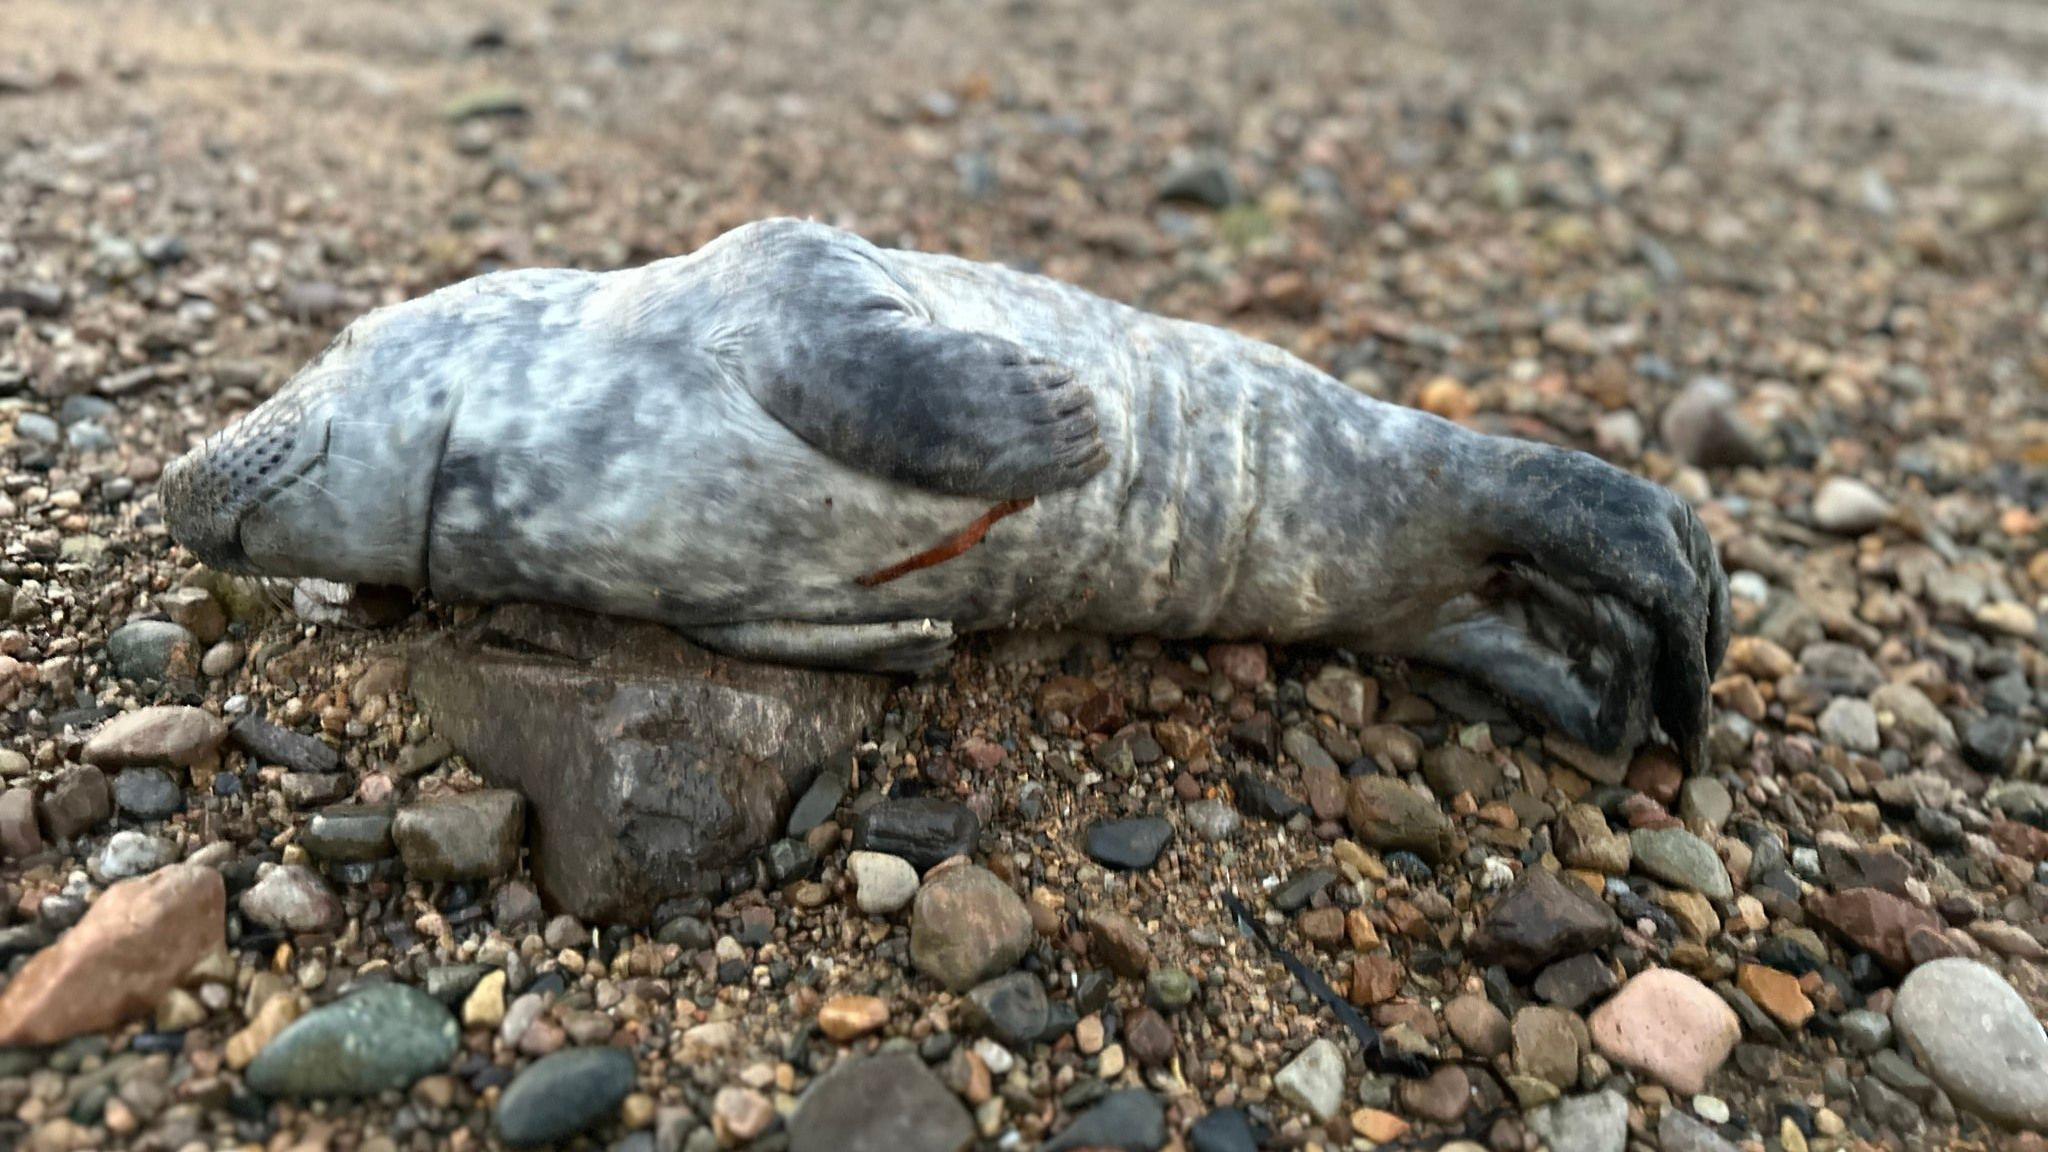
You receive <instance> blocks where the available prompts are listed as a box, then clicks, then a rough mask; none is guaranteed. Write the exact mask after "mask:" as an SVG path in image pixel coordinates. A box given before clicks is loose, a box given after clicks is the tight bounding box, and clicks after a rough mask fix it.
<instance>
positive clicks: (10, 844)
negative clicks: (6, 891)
mask: <svg viewBox="0 0 2048 1152" xmlns="http://www.w3.org/2000/svg"><path fill="white" fill-rule="evenodd" d="M42 850H43V833H42V830H41V829H40V828H39V827H38V826H37V825H36V794H35V793H34V792H32V791H30V790H29V789H27V788H9V789H7V790H6V791H5V792H0V857H5V858H6V859H9V860H20V859H23V858H25V857H29V856H34V855H35V854H36V853H38V852H41V851H42Z"/></svg>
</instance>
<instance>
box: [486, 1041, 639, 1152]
mask: <svg viewBox="0 0 2048 1152" xmlns="http://www.w3.org/2000/svg"><path fill="white" fill-rule="evenodd" d="M637 1076H638V1073H637V1072H636V1070H635V1069H634V1067H633V1057H632V1056H630V1055H629V1054H627V1053H626V1052H624V1051H621V1050H620V1049H617V1048H571V1049H569V1050H568V1051H566V1052H557V1053H555V1054H553V1055H551V1056H546V1057H543V1058H541V1059H540V1060H538V1061H536V1062H535V1063H534V1064H533V1066H532V1067H529V1068H528V1069H527V1070H526V1071H524V1072H521V1073H520V1074H519V1075H518V1076H517V1077H516V1078H515V1079H514V1080H513V1081H512V1083H511V1084H510V1085H508V1086H507V1087H506V1089H505V1095H504V1096H502V1097H500V1098H499V1100H498V1135H499V1136H500V1137H502V1138H503V1139H504V1141H505V1143H507V1144H509V1145H511V1146H512V1147H514V1148H530V1147H532V1146H534V1145H536V1144H553V1143H554V1142H556V1141H558V1140H565V1139H567V1138H568V1137H570V1136H574V1135H575V1134H576V1133H578V1132H581V1131H583V1130H584V1129H585V1128H588V1127H590V1126H591V1125H593V1124H596V1123H598V1122H599V1121H602V1120H603V1119H604V1118H605V1117H607V1116H610V1115H611V1114H612V1113H613V1112H615V1111H617V1110H618V1107H619V1102H620V1101H622V1100H624V1099H625V1098H626V1094H627V1093H629V1092H631V1091H632V1090H633V1082H634V1080H635V1078H636V1077H637Z"/></svg>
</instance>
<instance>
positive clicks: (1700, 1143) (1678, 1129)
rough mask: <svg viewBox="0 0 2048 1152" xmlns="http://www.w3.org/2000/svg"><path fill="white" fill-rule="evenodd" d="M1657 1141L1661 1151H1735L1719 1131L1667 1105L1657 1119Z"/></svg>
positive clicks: (1733, 1146)
mask: <svg viewBox="0 0 2048 1152" xmlns="http://www.w3.org/2000/svg"><path fill="white" fill-rule="evenodd" d="M1657 1143H1658V1144H1659V1145H1660V1146H1661V1149H1662V1152H1735V1145H1733V1144H1731V1143H1729V1142H1728V1141H1727V1140H1725V1139H1723V1138H1722V1136H1721V1134H1720V1133H1718V1132H1716V1131H1714V1130H1713V1129H1712V1128H1709V1127H1707V1126H1706V1125H1705V1124H1702V1123H1700V1122H1699V1121H1697V1120H1695V1119H1693V1118H1692V1117H1690V1116H1687V1115H1686V1114H1685V1113H1683V1112H1681V1111H1679V1110H1678V1109H1676V1108H1669V1107H1667V1108H1665V1109H1664V1115H1663V1116H1662V1117H1660V1118H1659V1119H1658V1121H1657Z"/></svg>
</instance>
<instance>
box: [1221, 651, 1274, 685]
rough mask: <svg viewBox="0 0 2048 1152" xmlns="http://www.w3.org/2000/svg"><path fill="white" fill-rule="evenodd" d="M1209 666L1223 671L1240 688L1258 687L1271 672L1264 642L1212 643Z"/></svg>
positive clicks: (1225, 676) (1224, 675)
mask: <svg viewBox="0 0 2048 1152" xmlns="http://www.w3.org/2000/svg"><path fill="white" fill-rule="evenodd" d="M1209 667H1210V668H1212V669H1214V670H1216V671H1217V672H1220V673H1222V674H1223V678H1224V679H1225V680H1228V681H1230V682H1231V683H1232V684H1235V685H1237V686H1238V687H1239V688H1257V687H1258V686H1259V685H1261V684H1264V683H1265V682H1266V677H1267V676H1269V675H1270V674H1271V673H1270V671H1269V670H1268V668H1267V666H1266V649H1265V646H1264V645H1262V644H1212V645H1210V646H1209Z"/></svg>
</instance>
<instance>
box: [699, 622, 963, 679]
mask: <svg viewBox="0 0 2048 1152" xmlns="http://www.w3.org/2000/svg"><path fill="white" fill-rule="evenodd" d="M685 635H687V636H689V637H690V639H692V640H695V641H696V642H697V643H699V644H702V645H704V646H705V647H706V648H709V649H711V650H712V651H714V652H723V653H725V654H726V655H727V656H738V657H741V658H743V659H747V660H767V661H770V662H773V663H777V664H806V665H810V666H813V667H819V668H852V669H856V670H860V671H870V672H928V671H930V670H932V669H933V668H936V667H938V666H939V665H940V664H943V663H944V662H945V660H946V657H947V655H948V654H949V653H950V652H951V650H952V646H953V626H952V625H951V624H950V623H948V622H946V621H944V620H889V621H884V622H882V623H878V624H812V623H809V622H806V621H803V620H751V621H747V622H744V623H739V624H706V625H700V626H698V627H695V628H689V629H686V630H685Z"/></svg>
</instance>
